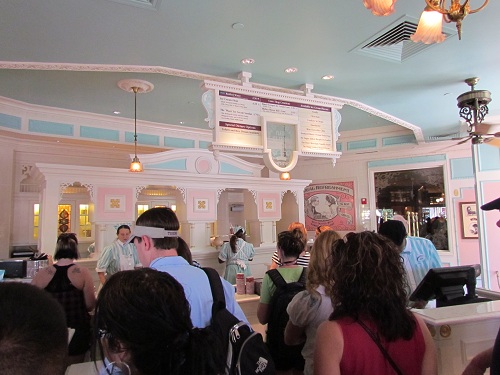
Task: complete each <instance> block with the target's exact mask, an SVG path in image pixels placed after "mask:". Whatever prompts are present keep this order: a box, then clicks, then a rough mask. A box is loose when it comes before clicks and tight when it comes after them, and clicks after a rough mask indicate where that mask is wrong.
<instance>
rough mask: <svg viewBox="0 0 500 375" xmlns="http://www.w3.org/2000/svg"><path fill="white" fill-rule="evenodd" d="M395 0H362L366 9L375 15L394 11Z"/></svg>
mask: <svg viewBox="0 0 500 375" xmlns="http://www.w3.org/2000/svg"><path fill="white" fill-rule="evenodd" d="M396 1H397V0H363V5H364V6H365V8H366V9H369V10H371V12H372V14H373V15H375V16H388V15H390V14H392V13H394V4H396Z"/></svg>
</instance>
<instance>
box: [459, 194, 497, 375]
mask: <svg viewBox="0 0 500 375" xmlns="http://www.w3.org/2000/svg"><path fill="white" fill-rule="evenodd" d="M481 209H482V210H483V211H491V210H499V211H500V197H499V198H497V199H495V200H492V201H491V202H488V203H486V204H483V205H482V206H481ZM497 227H499V228H500V220H498V221H497ZM488 367H491V368H490V375H500V330H499V331H498V334H497V338H496V340H495V345H494V346H493V347H492V348H489V349H487V350H485V351H484V352H481V353H479V354H478V355H476V356H475V357H474V358H472V360H471V361H470V363H469V365H468V366H467V367H466V368H465V370H464V372H463V373H462V375H479V374H484V373H485V372H486V369H487V368H488Z"/></svg>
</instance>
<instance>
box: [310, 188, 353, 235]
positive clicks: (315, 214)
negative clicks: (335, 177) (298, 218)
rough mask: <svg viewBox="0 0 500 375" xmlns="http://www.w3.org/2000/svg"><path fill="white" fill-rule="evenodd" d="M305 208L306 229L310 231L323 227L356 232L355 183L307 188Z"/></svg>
mask: <svg viewBox="0 0 500 375" xmlns="http://www.w3.org/2000/svg"><path fill="white" fill-rule="evenodd" d="M304 208H305V224H306V229H307V230H309V231H314V230H316V228H317V227H319V226H322V225H328V226H329V227H331V228H332V229H334V230H337V231H354V230H356V223H355V209H354V181H348V182H331V183H325V184H312V185H309V186H307V187H306V188H305V190H304Z"/></svg>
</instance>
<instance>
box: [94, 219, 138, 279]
mask: <svg viewBox="0 0 500 375" xmlns="http://www.w3.org/2000/svg"><path fill="white" fill-rule="evenodd" d="M129 237H130V227H129V226H128V225H126V224H123V225H120V226H119V227H118V228H117V229H116V240H115V241H114V242H113V243H112V244H111V245H109V246H106V247H105V248H104V249H103V250H102V252H101V254H100V256H99V260H98V261H97V266H96V271H97V274H98V275H99V280H100V281H101V286H102V285H104V283H105V282H106V279H107V278H109V277H110V276H111V275H113V274H115V273H116V272H118V271H126V270H133V269H134V268H135V267H140V266H141V263H140V262H139V258H138V256H137V249H136V248H135V246H134V244H133V243H130V242H129V241H128V239H129Z"/></svg>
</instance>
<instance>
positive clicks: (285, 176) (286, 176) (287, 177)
mask: <svg viewBox="0 0 500 375" xmlns="http://www.w3.org/2000/svg"><path fill="white" fill-rule="evenodd" d="M291 178H292V176H290V172H282V173H281V174H280V180H283V181H288V180H290V179H291Z"/></svg>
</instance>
